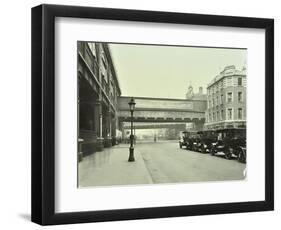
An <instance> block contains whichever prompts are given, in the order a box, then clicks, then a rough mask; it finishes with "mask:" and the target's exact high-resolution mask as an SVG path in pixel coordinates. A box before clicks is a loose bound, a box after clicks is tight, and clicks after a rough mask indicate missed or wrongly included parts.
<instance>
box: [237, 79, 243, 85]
mask: <svg viewBox="0 0 281 230" xmlns="http://www.w3.org/2000/svg"><path fill="white" fill-rule="evenodd" d="M238 86H242V77H239V78H238Z"/></svg>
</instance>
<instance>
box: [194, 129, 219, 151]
mask: <svg viewBox="0 0 281 230" xmlns="http://www.w3.org/2000/svg"><path fill="white" fill-rule="evenodd" d="M198 134H199V135H200V142H199V143H198V144H197V149H198V151H199V152H202V153H210V152H211V149H212V147H213V144H214V143H216V142H217V132H216V131H213V130H204V131H199V132H198Z"/></svg>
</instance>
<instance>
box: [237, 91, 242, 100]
mask: <svg viewBox="0 0 281 230" xmlns="http://www.w3.org/2000/svg"><path fill="white" fill-rule="evenodd" d="M238 101H239V102H242V101H243V94H242V92H238Z"/></svg>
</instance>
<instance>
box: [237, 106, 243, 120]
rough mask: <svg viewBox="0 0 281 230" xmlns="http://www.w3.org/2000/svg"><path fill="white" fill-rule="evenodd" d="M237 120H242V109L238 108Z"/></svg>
mask: <svg viewBox="0 0 281 230" xmlns="http://www.w3.org/2000/svg"><path fill="white" fill-rule="evenodd" d="M238 119H243V109H242V108H238Z"/></svg>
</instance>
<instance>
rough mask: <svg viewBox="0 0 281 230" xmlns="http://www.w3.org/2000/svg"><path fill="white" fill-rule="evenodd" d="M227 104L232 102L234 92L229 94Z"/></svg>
mask: <svg viewBox="0 0 281 230" xmlns="http://www.w3.org/2000/svg"><path fill="white" fill-rule="evenodd" d="M227 102H228V103H229V102H232V92H228V93H227Z"/></svg>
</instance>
